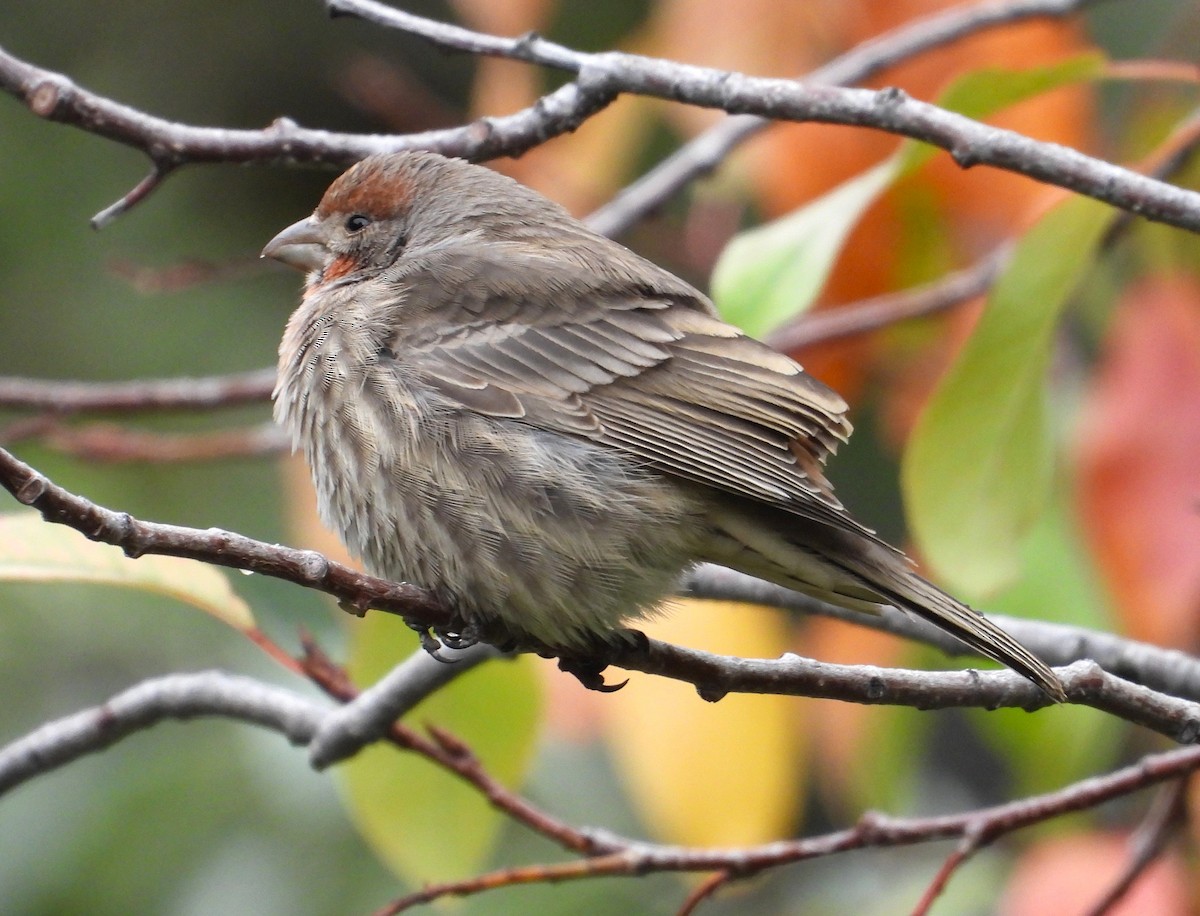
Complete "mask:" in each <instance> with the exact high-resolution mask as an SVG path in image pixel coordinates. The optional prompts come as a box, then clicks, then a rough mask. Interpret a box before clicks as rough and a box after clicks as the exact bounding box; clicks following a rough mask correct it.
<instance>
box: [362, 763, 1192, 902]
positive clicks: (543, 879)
mask: <svg viewBox="0 0 1200 916" xmlns="http://www.w3.org/2000/svg"><path fill="white" fill-rule="evenodd" d="M1197 767H1200V748H1184V749H1182V750H1175V751H1167V752H1165V753H1162V754H1155V755H1150V756H1147V757H1145V758H1143V759H1142V760H1141V761H1139V762H1138V763H1136V764H1134V765H1132V766H1129V767H1125V768H1124V769H1121V770H1117V771H1115V772H1113V773H1109V774H1107V775H1105V776H1095V777H1092V778H1090V779H1085V780H1082V781H1080V782H1078V783H1075V784H1073V785H1071V786H1067V787H1066V788H1064V789H1060V790H1058V791H1055V792H1048V793H1046V794H1044V795H1035V796H1033V797H1031V798H1024V799H1020V800H1018V801H1013V802H1007V803H1005V804H1002V805H996V806H994V807H991V808H982V809H979V810H976V811H969V812H964V813H961V814H950V815H940V816H933V817H911V818H892V817H886V816H884V815H880V814H865V815H863V817H861V818H860V819H859V821H858V823H857V824H855V825H854V826H853V827H850V828H848V829H846V830H839V831H835V832H833V833H828V834H825V835H823V836H817V837H809V838H804V839H799V840H783V841H779V842H775V843H769V844H766V845H764V846H755V847H748V848H742V849H689V848H684V847H674V846H655V845H651V844H646V843H633V842H630V841H623V842H624V844H625V845H621V846H618V847H617V848H616V849H615V850H614V851H612V852H610V853H607V854H599V855H596V856H593V857H590V858H585V859H581V860H578V861H574V862H565V863H556V864H554V865H535V866H525V867H521V868H507V869H500V870H497V871H493V872H488V873H486V874H483V875H477V876H475V877H472V878H467V879H464V880H461V881H449V882H445V883H442V884H434V885H429V886H427V887H425V888H423V889H422V890H420V891H417V892H415V893H413V894H409V895H406V896H404V897H401V898H399V899H397V900H395V901H393V902H392V903H391V904H389V905H388V906H387V907H384V908H381V909H380V910H378V911H376V912H377V916H383V914H394V913H399V912H402V911H404V910H406V909H409V908H411V907H413V906H416V905H418V904H421V903H428V902H430V901H433V900H437V899H440V898H442V897H450V896H454V897H464V896H470V895H473V894H479V893H482V892H484V891H488V890H493V889H496V888H500V887H511V886H514V885H519V884H532V883H551V882H558V881H578V880H582V879H586V878H593V877H599V876H611V875H644V874H649V873H652V872H662V871H674V872H709V871H727V872H729V873H730V874H731V875H732V876H733V877H739V878H741V877H747V876H750V875H754V874H757V873H759V872H761V871H763V870H764V869H767V868H773V867H778V866H781V865H788V864H793V863H796V862H801V861H805V860H808V859H815V858H820V857H822V856H829V855H835V854H838V853H842V852H847V851H850V850H854V849H866V848H878V847H893V846H908V845H913V844H916V843H927V842H932V841H935V840H948V839H960V840H961V839H962V838H963V837H966V836H968V835H974V836H978V837H979V841H978V844H979V845H980V846H985V845H988V844H990V843H993V842H995V841H996V840H997V839H999V838H1000V837H1002V836H1005V835H1006V834H1009V833H1012V832H1013V831H1015V830H1019V829H1021V828H1023V827H1028V826H1031V825H1033V824H1038V823H1043V822H1045V821H1047V820H1050V819H1052V818H1055V817H1061V816H1063V815H1065V814H1070V813H1073V812H1076V811H1084V810H1087V809H1089V808H1094V807H1096V806H1098V805H1100V804H1103V803H1104V802H1107V801H1111V800H1112V799H1115V798H1119V797H1121V796H1124V795H1128V794H1129V793H1131V792H1136V791H1139V790H1141V789H1145V788H1148V787H1150V786H1153V785H1157V784H1158V783H1161V782H1166V781H1168V780H1171V779H1177V778H1179V777H1180V776H1185V775H1187V774H1190V773H1192V772H1194V771H1195V770H1196V768H1197Z"/></svg>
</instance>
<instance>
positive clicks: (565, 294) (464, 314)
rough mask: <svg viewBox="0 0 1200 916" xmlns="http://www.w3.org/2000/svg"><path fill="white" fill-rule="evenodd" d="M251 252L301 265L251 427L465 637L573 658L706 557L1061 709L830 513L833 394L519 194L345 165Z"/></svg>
mask: <svg viewBox="0 0 1200 916" xmlns="http://www.w3.org/2000/svg"><path fill="white" fill-rule="evenodd" d="M263 255H264V256H267V257H272V258H277V259H278V260H280V261H282V262H284V263H285V264H289V265H291V266H294V267H297V268H300V269H302V270H304V271H306V272H307V274H308V277H307V285H306V288H305V292H304V296H303V300H302V302H301V304H300V307H299V308H298V309H297V310H296V312H295V313H294V314H293V315H292V317H291V319H290V321H289V322H288V325H287V331H286V332H285V334H284V337H283V342H282V344H281V345H280V348H279V377H278V382H277V385H276V388H275V415H276V418H277V419H278V420H279V422H280V423H281V424H282V425H283V426H284V427H286V429H287V430H288V431H289V433H290V434H291V436H292V440H293V443H294V445H295V446H296V447H297V448H300V447H302V448H303V450H304V453H305V455H306V456H307V458H308V462H309V465H310V466H311V469H312V474H313V479H314V481H315V483H316V489H317V496H318V501H319V506H320V512H321V516H322V519H323V520H324V522H325V523H326V524H327V525H328V526H330V527H331V528H332V529H334V530H335V531H336V532H338V534H339V535H340V536H341V538H342V540H343V541H344V542H345V544H346V546H347V547H348V548H349V549H350V550H351V552H352V553H354V554H356V555H357V556H359V557H360V558H361V559H362V560H363V562H364V563H365V565H366V566H367V568H368V569H369V570H370V571H371V572H372V573H374V574H375V575H378V576H382V577H385V578H388V579H394V580H402V581H408V582H414V583H417V584H420V585H422V586H425V587H427V588H429V589H431V590H432V591H433V592H434V593H435V594H436V595H437V596H438V597H439V598H440V599H441V600H443V601H444V602H445V603H446V604H447V605H448V606H449V607H451V608H454V609H456V611H457V613H458V614H460V615H461V619H462V623H463V625H464V626H465V627H466V628H467V631H468V632H478V633H481V634H484V636H485V638H487V639H488V640H489V641H497V640H499V641H503V640H505V639H509V640H512V641H514V642H516V643H517V644H524V645H530V644H532V645H535V646H541V647H549V648H552V649H556V650H558V651H560V652H562V653H568V654H569V653H576V654H579V653H585V654H586V653H587V651H588V650H589V648H591V649H593V650H594V648H595V646H596V645H597V643H598V641H603V640H604V639H606V638H611V637H612V634H613V633H614V631H615V630H617V629H618V628H619V627H620V625H621V623H622V621H625V620H627V619H629V618H636V617H638V616H639V615H644V614H647V613H649V612H652V611H653V610H654V608H655V607H656V606H657V605H658V603H659V602H660V601H661V600H662V599H663V597H664V596H666V595H668V594H670V592H671V591H672V588H673V586H674V585H675V583H676V581H677V580H678V578H679V576H680V574H681V573H682V572H683V571H684V570H685V569H687V568H688V567H689V566H691V565H692V564H694V563H697V562H701V561H708V562H712V563H718V564H721V565H724V566H728V567H732V568H734V569H738V570H741V571H743V572H746V573H749V574H751V575H753V576H757V577H759V578H763V579H767V580H770V581H772V582H775V583H779V584H781V585H784V586H786V587H788V588H792V589H796V590H799V591H802V592H806V593H808V594H811V595H815V596H817V597H819V598H822V599H825V600H827V601H830V602H832V603H835V604H838V605H842V606H846V607H853V608H859V609H867V610H877V609H878V608H879V607H880V606H881V605H893V606H896V607H899V608H903V609H904V610H906V611H909V612H912V613H914V614H917V615H918V616H920V617H923V618H925V619H926V620H930V621H932V622H933V623H935V624H937V625H938V626H939V627H941V628H942V629H944V630H947V631H949V632H950V633H952V634H954V635H955V636H956V637H958V638H959V639H961V640H962V641H963V642H965V643H966V644H967V645H968V646H970V647H971V648H972V649H974V650H976V651H978V652H980V653H982V654H984V655H987V656H990V657H991V658H994V659H996V660H998V661H1000V662H1002V663H1004V664H1006V665H1008V666H1010V667H1012V668H1013V669H1015V670H1017V671H1019V672H1020V673H1021V674H1023V675H1025V676H1026V677H1027V678H1029V679H1030V680H1031V681H1033V682H1034V683H1035V684H1037V685H1038V686H1039V687H1041V688H1042V690H1044V691H1045V692H1046V693H1048V694H1049V695H1051V696H1052V697H1054V698H1055V699H1063V690H1062V686H1061V684H1060V682H1059V681H1058V679H1057V678H1056V677H1055V675H1054V673H1053V672H1052V671H1051V670H1050V669H1049V668H1048V667H1047V666H1046V665H1045V664H1044V663H1043V662H1042V661H1041V660H1039V659H1038V658H1037V657H1036V656H1034V655H1033V654H1032V653H1031V652H1029V651H1028V650H1027V649H1026V648H1025V647H1024V646H1022V645H1021V644H1020V643H1018V642H1017V641H1016V640H1015V639H1013V638H1012V637H1011V636H1009V635H1008V634H1007V633H1006V632H1004V631H1003V630H1001V629H1000V628H999V627H997V626H996V625H995V624H993V623H991V622H990V621H989V620H987V619H986V618H984V617H983V616H982V615H981V614H979V613H978V612H977V611H975V610H972V609H971V608H969V607H967V606H966V605H964V604H962V603H960V602H958V601H956V600H955V599H954V598H951V597H950V596H949V595H947V594H946V593H945V592H943V591H941V590H940V589H938V588H936V587H935V586H933V585H932V584H930V583H929V582H927V581H925V580H924V579H922V578H920V577H919V576H917V575H916V574H915V573H914V572H913V571H912V569H911V568H910V564H909V562H908V560H907V559H906V558H905V557H904V555H903V554H901V553H900V552H899V551H898V550H896V549H895V548H893V547H890V546H889V545H888V544H886V543H884V542H883V541H882V540H880V539H879V538H878V537H876V536H875V534H874V533H873V532H872V531H870V530H869V529H867V528H865V527H863V526H862V525H861V524H859V523H858V522H857V521H855V520H854V519H853V518H851V517H850V515H849V514H848V513H847V512H846V510H845V509H844V508H843V507H842V505H841V503H840V502H838V500H837V498H836V497H835V496H834V495H833V491H832V489H831V487H830V485H829V482H828V481H827V480H826V479H825V476H824V473H823V464H824V462H825V459H826V458H827V457H828V456H829V455H830V454H831V453H832V452H833V451H834V450H835V449H836V447H837V445H838V444H839V442H842V441H844V440H845V439H846V437H847V436H848V435H849V433H850V424H849V423H848V422H847V420H846V417H845V412H846V404H845V402H843V400H842V399H841V398H840V397H839V396H838V395H837V394H836V393H835V392H834V391H832V390H830V389H829V388H827V387H825V386H824V385H822V384H821V383H820V382H818V381H816V380H815V379H813V378H812V377H811V376H809V375H807V374H805V372H804V371H803V370H802V369H801V367H800V366H799V365H797V364H796V363H795V362H793V361H792V360H791V359H789V358H787V357H786V356H783V355H781V354H779V353H777V352H775V351H774V350H771V349H770V348H768V347H767V346H766V345H765V344H762V343H759V342H758V341H756V340H753V339H752V338H749V337H746V336H745V335H743V334H742V333H741V332H739V331H738V330H737V329H736V328H734V327H732V326H730V325H728V324H726V323H725V322H723V321H722V320H721V319H720V318H719V317H718V316H717V312H716V310H715V309H714V307H713V305H712V303H711V302H710V301H709V300H708V299H707V298H706V297H705V296H704V295H702V294H701V293H699V292H698V291H697V290H695V289H693V288H692V287H691V286H689V285H688V284H687V283H684V282H683V281H682V280H680V279H678V278H677V277H675V276H673V275H671V274H670V273H668V272H667V271H665V270H662V269H661V268H659V267H657V266H655V265H654V264H651V263H650V262H649V261H646V260H644V259H643V258H641V257H638V256H637V255H636V254H634V253H633V252H631V251H629V250H628V249H626V248H624V247H622V246H621V245H618V244H617V243H615V242H613V241H611V240H609V239H607V238H604V237H602V236H600V235H597V234H596V233H594V232H592V231H591V230H589V229H588V228H587V227H586V226H584V225H583V224H582V223H580V222H578V221H577V220H575V219H573V218H572V217H571V216H570V215H569V214H568V213H567V212H566V211H565V210H563V209H562V208H561V207H559V206H558V205H557V204H554V203H553V202H551V201H549V200H547V199H546V198H544V197H542V196H541V195H539V194H537V193H535V192H534V191H531V190H530V189H528V188H526V187H524V186H523V185H520V184H518V183H517V182H515V181H513V180H511V179H509V178H506V177H504V176H502V175H499V174H497V173H495V172H493V171H491V170H489V169H486V168H482V167H480V166H476V165H471V164H468V163H466V162H463V161H461V160H455V159H446V158H444V157H442V156H438V155H434V154H430V153H416V152H402V153H392V154H386V155H377V156H372V157H370V158H368V159H364V160H363V161H362V162H360V163H358V164H357V165H355V166H354V167H352V168H351V169H350V170H349V171H347V172H346V173H345V174H343V175H342V176H341V177H340V178H338V179H337V180H336V181H334V183H333V184H332V185H331V186H330V187H329V190H327V191H326V192H325V196H324V197H323V198H322V199H321V202H320V205H319V206H318V207H317V209H316V211H315V212H314V213H313V214H312V215H311V216H310V217H308V218H306V219H303V220H301V221H300V222H298V223H295V224H294V225H292V226H289V227H288V228H287V229H284V230H283V231H282V232H280V233H279V235H277V236H275V238H274V239H272V240H271V242H270V243H269V244H268V245H267V247H266V248H265V249H263ZM442 635H444V634H442Z"/></svg>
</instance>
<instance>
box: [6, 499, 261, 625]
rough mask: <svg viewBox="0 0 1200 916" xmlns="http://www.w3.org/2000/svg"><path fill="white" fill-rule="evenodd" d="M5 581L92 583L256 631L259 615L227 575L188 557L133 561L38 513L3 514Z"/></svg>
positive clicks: (108, 545)
mask: <svg viewBox="0 0 1200 916" xmlns="http://www.w3.org/2000/svg"><path fill="white" fill-rule="evenodd" d="M0 582H87V583H95V584H99V585H119V586H122V587H124V588H135V589H140V590H141V591H146V592H155V593H157V594H160V595H166V596H168V597H170V598H174V599H176V600H178V601H182V602H184V603H185V604H190V605H192V606H193V607H197V608H199V609H200V610H202V611H205V612H206V613H208V614H211V615H212V616H213V617H216V618H217V619H218V620H220V621H222V622H223V623H227V624H229V625H230V626H231V627H233V628H235V629H237V630H241V631H242V632H248V631H250V630H254V629H256V626H255V623H254V615H253V614H252V613H251V611H250V607H249V605H247V604H246V602H245V601H243V600H242V599H241V598H240V597H239V596H238V595H237V593H236V592H234V590H233V587H232V586H231V585H230V584H229V579H228V578H227V577H226V576H225V574H224V573H223V572H221V571H220V570H219V569H217V568H216V567H214V566H209V565H208V564H207V563H201V562H199V561H197V560H187V559H184V558H183V557H160V556H152V555H151V556H143V557H139V558H138V559H136V560H133V559H130V558H129V557H127V556H125V554H124V553H122V552H121V550H120V548H118V547H113V546H112V545H111V544H101V543H99V542H97V541H89V540H88V539H87V538H85V537H84V536H83V535H82V534H80V533H79V532H78V531H75V530H74V529H72V528H68V527H66V526H65V525H52V524H50V523H48V522H45V521H43V520H42V519H41V517H40V516H38V515H37V514H36V513H33V512H20V513H14V514H8V515H0Z"/></svg>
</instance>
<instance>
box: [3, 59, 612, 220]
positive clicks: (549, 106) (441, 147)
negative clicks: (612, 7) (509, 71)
mask: <svg viewBox="0 0 1200 916" xmlns="http://www.w3.org/2000/svg"><path fill="white" fill-rule="evenodd" d="M0 90H3V91H5V92H7V93H8V94H9V95H12V96H15V97H16V98H19V99H22V100H23V101H24V102H25V103H26V105H28V106H29V110H30V111H32V112H33V113H34V114H35V115H37V116H38V117H41V118H45V119H47V120H50V121H58V122H61V123H63V124H71V125H73V126H75V127H79V128H81V129H83V130H86V131H87V132H89V133H92V134H96V135H97V136H100V137H105V138H107V139H109V140H113V141H115V142H117V143H122V144H124V145H126V146H130V147H133V148H134V149H137V150H141V151H142V152H143V153H145V154H146V155H147V156H148V157H149V158H150V160H151V163H152V166H153V169H152V171H151V173H150V175H149V176H147V177H146V178H144V179H143V180H142V181H141V182H140V183H139V184H138V185H137V186H136V187H135V188H134V189H133V190H132V191H130V192H129V193H128V194H126V195H124V196H123V197H122V198H121V199H120V200H119V201H117V202H116V203H115V204H113V205H111V206H109V207H107V208H105V209H104V210H103V211H101V212H100V213H98V214H97V215H96V216H95V217H94V218H93V224H94V225H97V226H100V225H104V224H107V223H108V222H111V220H112V219H113V218H114V217H115V216H117V215H118V214H120V213H123V212H125V211H127V210H128V209H129V208H130V207H131V206H133V205H134V204H135V203H137V202H139V201H141V200H144V199H145V198H146V196H147V195H148V194H149V193H150V192H151V191H153V190H154V189H155V188H157V187H158V186H159V184H160V182H161V181H162V179H163V178H164V177H166V175H167V174H169V173H170V172H172V171H174V170H175V169H178V168H180V167H181V166H183V165H187V164H190V163H197V162H224V163H260V164H266V163H289V164H294V163H300V162H304V163H312V164H318V165H330V166H347V165H350V164H352V163H354V162H357V161H358V160H359V159H362V158H363V157H365V156H369V155H371V154H372V153H382V152H389V151H395V150H401V149H431V150H436V151H438V152H441V153H444V154H445V155H448V156H462V157H466V158H469V159H490V158H494V157H496V156H506V155H507V156H515V155H519V154H520V153H522V152H524V151H525V150H528V149H530V148H531V147H533V146H536V145H538V144H539V143H544V142H545V141H546V140H548V139H550V138H551V137H553V136H556V135H558V134H562V133H569V132H570V131H573V130H575V129H576V128H577V127H578V126H579V125H580V124H581V123H583V121H585V120H586V119H587V118H589V117H591V116H592V115H593V114H595V113H596V112H597V111H600V110H601V109H603V108H604V107H605V106H606V105H608V104H609V102H611V101H612V100H613V98H614V97H615V96H614V94H613V93H612V92H609V91H608V90H607V89H605V88H604V87H602V86H598V85H593V86H589V87H582V86H580V85H579V84H577V83H568V84H566V85H565V86H561V87H560V88H558V89H556V90H555V91H553V92H551V93H549V94H548V95H545V96H543V97H542V98H541V99H539V100H538V101H537V103H536V104H534V105H533V106H531V107H530V108H527V109H525V110H524V111H521V112H517V113H516V114H513V115H507V116H504V117H494V118H482V119H480V120H478V121H476V122H475V123H473V124H467V125H464V126H462V127H455V128H451V129H447V130H433V131H426V132H424V133H419V134H408V135H405V136H399V135H388V134H345V133H335V132H333V131H327V130H313V129H309V128H304V127H300V126H299V125H297V124H296V123H295V122H294V121H291V120H289V119H287V118H279V119H277V120H276V121H274V122H273V123H272V124H271V125H270V126H269V127H266V128H264V129H263V130H235V129H232V128H224V127H198V126H194V125H190V124H180V123H178V122H175V121H168V120H166V119H165V118H159V117H155V116H154V115H149V114H146V113H144V112H142V111H138V110H137V109H136V108H132V107H130V106H128V105H123V104H121V103H120V102H115V101H113V100H112V99H108V98H105V97H104V96H102V95H99V94H97V93H94V92H90V91H88V90H87V89H84V88H82V87H81V86H78V85H76V84H75V83H74V82H73V81H72V80H71V79H70V78H69V77H67V76H66V75H64V74H62V73H56V72H54V71H52V70H46V69H44V68H41V67H37V66H34V65H33V64H30V63H27V62H26V61H23V60H21V59H20V58H18V57H16V56H14V55H12V54H10V53H8V52H7V51H6V50H4V49H3V48H0Z"/></svg>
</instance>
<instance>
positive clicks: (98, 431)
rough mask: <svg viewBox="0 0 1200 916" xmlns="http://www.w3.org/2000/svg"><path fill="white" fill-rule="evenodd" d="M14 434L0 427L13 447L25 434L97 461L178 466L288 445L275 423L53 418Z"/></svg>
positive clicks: (270, 451)
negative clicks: (188, 427) (174, 425)
mask: <svg viewBox="0 0 1200 916" xmlns="http://www.w3.org/2000/svg"><path fill="white" fill-rule="evenodd" d="M34 419H35V420H37V419H42V418H34ZM14 426H16V424H14ZM14 432H20V427H19V426H17V429H16V430H15V431H14V427H13V426H10V427H9V428H8V429H7V430H0V442H3V443H5V444H6V445H11V444H13V443H14V442H17V441H20V439H22V438H37V439H38V441H40V442H41V444H42V445H44V446H46V447H47V448H50V449H52V450H53V451H56V452H60V453H62V454H64V455H71V456H72V457H75V458H82V459H85V460H87V461H93V462H101V461H104V462H126V463H128V462H133V463H153V464H174V463H180V462H193V461H217V460H224V459H229V458H259V457H263V456H265V455H278V454H280V453H282V452H285V451H286V450H287V448H288V441H287V437H286V435H284V433H283V431H282V430H281V429H280V428H279V427H278V426H276V425H275V424H274V423H265V424H260V425H258V426H247V427H240V428H236V429H218V430H210V431H208V432H203V433H159V432H149V431H147V430H138V429H130V428H128V427H125V426H118V425H115V424H110V423H92V424H89V425H87V426H78V427H76V426H65V425H63V424H62V423H60V422H54V421H53V418H50V422H44V423H41V424H37V423H30V424H28V426H27V427H26V428H25V431H24V435H17V434H14Z"/></svg>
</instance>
